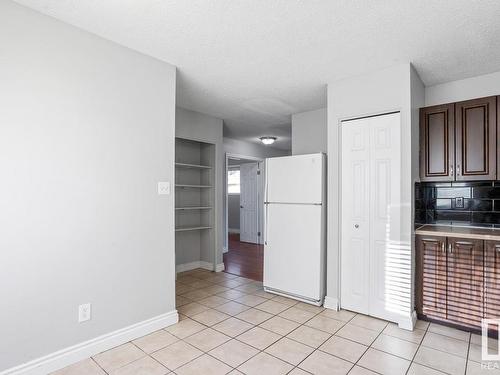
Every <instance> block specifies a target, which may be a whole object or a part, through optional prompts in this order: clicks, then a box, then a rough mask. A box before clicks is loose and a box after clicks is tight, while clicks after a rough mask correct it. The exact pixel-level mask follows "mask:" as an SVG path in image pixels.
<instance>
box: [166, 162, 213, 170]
mask: <svg viewBox="0 0 500 375" xmlns="http://www.w3.org/2000/svg"><path fill="white" fill-rule="evenodd" d="M175 166H176V167H177V168H191V169H212V167H211V166H210V165H199V164H188V163H175Z"/></svg>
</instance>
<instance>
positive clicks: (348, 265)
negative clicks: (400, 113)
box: [340, 121, 370, 313]
mask: <svg viewBox="0 0 500 375" xmlns="http://www.w3.org/2000/svg"><path fill="white" fill-rule="evenodd" d="M369 160H370V137H369V134H368V132H367V131H366V124H365V123H364V122H360V121H349V123H348V124H347V125H346V124H342V208H341V209H342V218H341V223H342V224H341V225H342V233H341V238H342V241H341V242H342V244H341V268H340V269H341V283H340V285H341V303H342V307H343V308H345V309H348V310H354V311H360V312H365V313H366V312H367V311H368V308H369V304H368V298H369V284H368V283H369V257H370V244H369V242H370V216H369V211H368V207H369V197H370V190H369V185H370V165H369V164H370V162H369Z"/></svg>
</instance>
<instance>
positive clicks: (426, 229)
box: [415, 224, 500, 241]
mask: <svg viewBox="0 0 500 375" xmlns="http://www.w3.org/2000/svg"><path fill="white" fill-rule="evenodd" d="M415 234H419V235H424V236H442V237H455V238H471V239H477V240H493V241H500V229H493V228H491V229H489V228H472V227H457V226H449V225H429V224H427V225H422V226H421V227H419V228H417V229H416V230H415Z"/></svg>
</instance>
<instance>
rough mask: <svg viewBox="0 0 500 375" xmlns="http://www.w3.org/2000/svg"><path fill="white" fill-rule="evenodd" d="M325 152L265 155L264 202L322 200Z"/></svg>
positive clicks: (308, 202) (317, 201)
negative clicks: (282, 155) (277, 155)
mask: <svg viewBox="0 0 500 375" xmlns="http://www.w3.org/2000/svg"><path fill="white" fill-rule="evenodd" d="M324 170H325V155H324V154H310V155H294V156H284V157H279V158H270V159H266V202H271V203H305V204H310V203H313V204H319V203H322V202H323V186H324V177H323V176H324Z"/></svg>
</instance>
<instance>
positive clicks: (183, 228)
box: [175, 226, 212, 232]
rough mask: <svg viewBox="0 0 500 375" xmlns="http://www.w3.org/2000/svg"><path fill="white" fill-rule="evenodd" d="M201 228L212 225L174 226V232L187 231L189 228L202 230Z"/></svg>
mask: <svg viewBox="0 0 500 375" xmlns="http://www.w3.org/2000/svg"><path fill="white" fill-rule="evenodd" d="M203 229H212V227H207V226H199V227H190V226H183V227H177V228H175V231H176V232H187V231H190V230H203Z"/></svg>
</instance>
